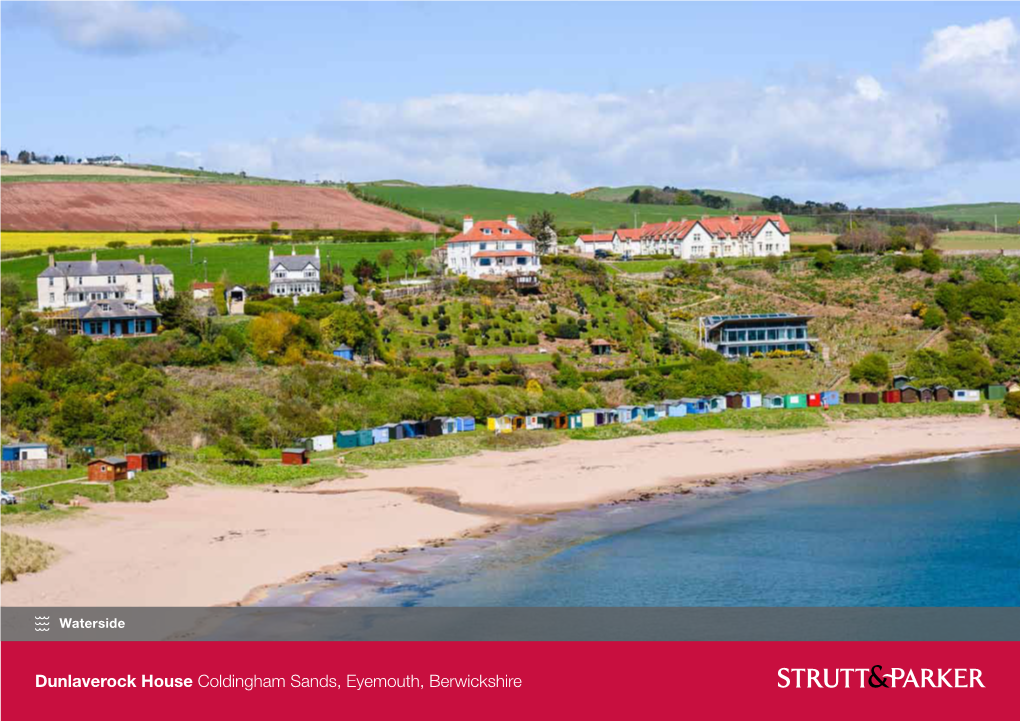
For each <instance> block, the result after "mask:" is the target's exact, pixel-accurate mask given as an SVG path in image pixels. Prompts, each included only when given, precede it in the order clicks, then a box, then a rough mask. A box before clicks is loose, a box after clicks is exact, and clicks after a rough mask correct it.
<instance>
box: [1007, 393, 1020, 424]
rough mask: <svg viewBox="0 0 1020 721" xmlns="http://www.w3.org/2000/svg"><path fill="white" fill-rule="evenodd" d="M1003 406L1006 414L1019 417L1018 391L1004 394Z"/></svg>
mask: <svg viewBox="0 0 1020 721" xmlns="http://www.w3.org/2000/svg"><path fill="white" fill-rule="evenodd" d="M1003 407H1004V408H1005V409H1006V413H1007V414H1008V415H1011V416H1013V417H1014V418H1020V393H1017V392H1013V393H1009V394H1008V395H1007V396H1006V402H1005V403H1004V404H1003Z"/></svg>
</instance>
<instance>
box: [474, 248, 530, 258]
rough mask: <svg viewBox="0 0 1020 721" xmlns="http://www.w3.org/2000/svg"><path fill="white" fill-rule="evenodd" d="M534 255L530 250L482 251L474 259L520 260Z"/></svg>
mask: <svg viewBox="0 0 1020 721" xmlns="http://www.w3.org/2000/svg"><path fill="white" fill-rule="evenodd" d="M533 255H534V253H532V252H531V251H530V250H480V251H478V252H477V253H475V254H474V255H473V256H472V257H473V258H520V257H525V256H526V257H529V258H530V257H531V256H533Z"/></svg>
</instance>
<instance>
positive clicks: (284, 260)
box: [269, 247, 322, 296]
mask: <svg viewBox="0 0 1020 721" xmlns="http://www.w3.org/2000/svg"><path fill="white" fill-rule="evenodd" d="M321 267H322V266H321V263H320V262H319V248H318V247H316V248H315V255H298V254H297V250H295V249H294V248H293V247H291V249H290V255H273V249H272V248H270V249H269V294H270V295H283V296H287V295H289V296H298V295H316V294H318V293H319V288H320V284H319V271H320V269H321Z"/></svg>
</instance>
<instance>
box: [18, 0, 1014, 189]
mask: <svg viewBox="0 0 1020 721" xmlns="http://www.w3.org/2000/svg"><path fill="white" fill-rule="evenodd" d="M0 12H2V43H0V67H2V70H3V71H4V72H3V85H2V101H3V105H2V107H3V111H4V112H3V118H2V119H3V124H2V127H3V137H2V143H3V146H4V148H5V149H6V150H8V152H11V153H15V152H17V151H18V150H20V149H22V148H29V149H32V150H35V151H36V152H37V153H49V154H55V153H70V154H72V155H76V156H78V155H94V154H106V153H119V154H121V155H123V156H125V157H126V156H128V155H130V157H131V160H133V161H136V162H140V161H149V162H157V163H167V164H175V165H196V166H197V165H203V166H204V167H206V168H210V169H220V170H240V169H244V170H247V171H248V172H249V173H258V174H267V175H274V176H279V177H289V178H306V179H309V180H314V179H315V178H317V177H320V178H331V179H341V178H343V179H348V180H366V179H372V178H393V177H400V178H406V179H408V180H414V181H417V182H422V183H473V184H476V185H486V186H492V187H508V188H516V189H531V190H545V191H553V190H562V191H567V192H569V191H574V190H579V189H583V188H586V187H591V186H594V185H627V184H634V183H653V184H657V185H664V184H667V183H668V184H671V185H677V186H681V187H704V188H727V189H738V190H746V191H750V192H757V193H764V194H772V193H781V194H784V195H789V196H791V197H795V198H797V199H801V200H804V199H809V198H810V199H814V200H844V201H846V202H849V203H853V204H858V203H859V204H865V205H872V204H873V205H910V204H927V203H935V202H979V201H985V200H1020V190H1018V188H1020V183H1018V182H1017V180H1016V179H1017V178H1020V123H1018V122H1017V121H1016V118H1017V117H1020V5H1018V4H1016V3H904V4H896V3H883V4H878V3H862V4H842V3H815V4H807V3H713V4H700V3H647V4H646V3H626V4H623V3H542V4H540V3H520V4H509V3H506V4H504V3H485V4H482V3H478V4H464V3H456V4H447V3H421V4H405V3H375V4H360V3H243V2H238V3H116V4H115V3H62V4H47V3H34V4H31V5H29V4H26V3H18V2H4V3H3V5H2V11H0Z"/></svg>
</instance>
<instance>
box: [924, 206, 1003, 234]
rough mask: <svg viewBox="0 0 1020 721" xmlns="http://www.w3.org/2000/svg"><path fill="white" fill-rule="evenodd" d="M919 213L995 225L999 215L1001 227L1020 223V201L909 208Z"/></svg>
mask: <svg viewBox="0 0 1020 721" xmlns="http://www.w3.org/2000/svg"><path fill="white" fill-rule="evenodd" d="M908 210H913V211H916V212H918V213H929V214H931V215H934V216H935V217H936V218H945V219H946V220H955V221H957V222H960V223H983V224H985V225H993V224H994V223H995V219H996V216H998V220H999V227H1000V228H1003V227H1006V226H1010V225H1017V224H1018V223H1020V203H958V204H955V205H932V206H929V207H927V208H908Z"/></svg>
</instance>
